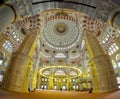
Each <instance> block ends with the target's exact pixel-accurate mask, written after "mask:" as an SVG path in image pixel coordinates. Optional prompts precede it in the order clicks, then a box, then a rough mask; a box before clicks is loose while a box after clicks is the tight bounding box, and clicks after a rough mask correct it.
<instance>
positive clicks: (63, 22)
mask: <svg viewBox="0 0 120 99" xmlns="http://www.w3.org/2000/svg"><path fill="white" fill-rule="evenodd" d="M81 33H82V32H81V30H80V29H79V28H78V26H77V24H76V19H75V18H73V17H72V16H63V15H59V16H52V17H49V18H48V22H47V23H46V25H45V27H44V29H43V31H42V39H43V40H44V41H45V42H46V44H47V45H48V46H49V47H51V48H53V49H55V50H66V49H70V48H73V47H74V46H75V45H76V44H77V43H78V42H79V41H80V37H81Z"/></svg>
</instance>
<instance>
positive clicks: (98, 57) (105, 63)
mask: <svg viewBox="0 0 120 99" xmlns="http://www.w3.org/2000/svg"><path fill="white" fill-rule="evenodd" d="M92 34H94V32H93V31H87V30H85V35H84V39H85V44H86V47H87V50H88V53H89V55H90V61H89V66H90V70H91V76H92V83H93V92H108V91H113V90H116V89H117V81H116V77H115V73H114V69H113V66H112V63H111V60H110V58H109V56H108V55H106V54H105V53H104V51H103V49H102V47H101V46H100V44H99V42H98V40H97V38H96V37H95V36H93V35H92Z"/></svg>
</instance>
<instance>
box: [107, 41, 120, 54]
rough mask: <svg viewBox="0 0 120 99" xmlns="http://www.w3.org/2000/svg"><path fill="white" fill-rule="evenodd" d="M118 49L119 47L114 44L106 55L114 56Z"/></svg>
mask: <svg viewBox="0 0 120 99" xmlns="http://www.w3.org/2000/svg"><path fill="white" fill-rule="evenodd" d="M118 49H119V47H118V46H117V45H116V44H115V43H113V44H112V45H111V46H110V47H109V50H108V54H109V55H112V54H114V53H115V52H116V51H117V50H118Z"/></svg>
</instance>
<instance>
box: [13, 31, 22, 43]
mask: <svg viewBox="0 0 120 99" xmlns="http://www.w3.org/2000/svg"><path fill="white" fill-rule="evenodd" d="M11 34H12V36H13V38H14V39H15V40H16V41H17V42H22V40H23V38H24V35H23V34H20V33H19V32H18V31H13V32H12V33H11Z"/></svg>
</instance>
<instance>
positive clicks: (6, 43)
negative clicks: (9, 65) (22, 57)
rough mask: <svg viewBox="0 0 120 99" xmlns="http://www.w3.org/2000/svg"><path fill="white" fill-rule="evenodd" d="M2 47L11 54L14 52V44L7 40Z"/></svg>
mask: <svg viewBox="0 0 120 99" xmlns="http://www.w3.org/2000/svg"><path fill="white" fill-rule="evenodd" d="M2 46H3V47H4V48H5V49H6V50H7V51H8V52H10V53H11V52H12V51H13V47H12V44H11V42H10V41H8V40H6V41H5V42H4V44H3V45H2Z"/></svg>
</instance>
